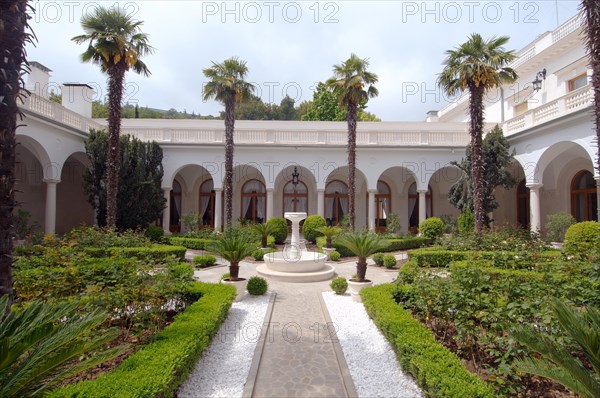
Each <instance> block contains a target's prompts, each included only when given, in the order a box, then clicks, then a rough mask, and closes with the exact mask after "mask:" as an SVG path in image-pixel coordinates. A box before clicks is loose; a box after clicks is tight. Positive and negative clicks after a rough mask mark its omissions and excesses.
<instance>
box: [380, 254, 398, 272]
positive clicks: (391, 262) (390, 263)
mask: <svg viewBox="0 0 600 398" xmlns="http://www.w3.org/2000/svg"><path fill="white" fill-rule="evenodd" d="M396 264H398V260H396V257H394V255H393V254H386V255H384V256H383V266H384V267H385V268H387V269H392V268H394V267H395V266H396Z"/></svg>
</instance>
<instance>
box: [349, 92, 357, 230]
mask: <svg viewBox="0 0 600 398" xmlns="http://www.w3.org/2000/svg"><path fill="white" fill-rule="evenodd" d="M347 121H348V221H349V224H350V229H351V230H353V231H354V225H355V219H356V217H355V216H356V215H355V210H356V204H355V201H354V199H355V196H356V104H353V103H349V104H348V118H347Z"/></svg>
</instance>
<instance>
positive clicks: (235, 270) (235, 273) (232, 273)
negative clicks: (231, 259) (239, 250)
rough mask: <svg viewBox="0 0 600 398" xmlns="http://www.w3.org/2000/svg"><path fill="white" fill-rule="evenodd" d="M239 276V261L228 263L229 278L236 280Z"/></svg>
mask: <svg viewBox="0 0 600 398" xmlns="http://www.w3.org/2000/svg"><path fill="white" fill-rule="evenodd" d="M239 278H240V263H230V264H229V279H230V280H232V281H237V280H238V279H239Z"/></svg>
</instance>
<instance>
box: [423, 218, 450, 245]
mask: <svg viewBox="0 0 600 398" xmlns="http://www.w3.org/2000/svg"><path fill="white" fill-rule="evenodd" d="M419 232H420V233H421V235H422V236H423V237H425V238H428V239H431V240H436V239H437V238H439V237H440V236H442V234H443V233H444V222H443V221H442V220H440V219H439V218H437V217H429V218H428V219H426V220H423V221H421V223H420V224H419Z"/></svg>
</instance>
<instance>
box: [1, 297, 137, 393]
mask: <svg viewBox="0 0 600 398" xmlns="http://www.w3.org/2000/svg"><path fill="white" fill-rule="evenodd" d="M8 306H9V298H8V296H1V297H0V311H4V310H5V309H6V307H8ZM76 310H77V308H76V304H74V303H69V302H60V303H56V304H48V303H41V302H37V301H36V302H33V303H30V304H29V305H28V306H27V307H26V308H25V309H24V310H22V311H20V312H13V313H10V314H9V315H8V316H7V317H5V318H4V319H3V320H2V321H1V322H0V347H1V348H0V353H1V354H2V355H0V396H2V397H7V398H8V397H23V396H42V395H43V393H44V392H46V391H47V390H48V389H49V388H51V387H53V386H56V385H57V384H58V383H60V382H61V381H63V380H65V379H66V378H69V377H71V376H74V375H76V374H78V373H80V372H82V371H84V370H86V369H89V368H91V367H93V366H96V365H99V364H101V363H102V362H105V361H107V360H109V359H111V358H114V357H116V356H118V355H121V354H123V353H124V352H125V351H126V350H127V346H118V347H114V348H108V349H103V348H102V347H103V346H105V345H106V344H107V343H109V342H111V341H112V340H114V339H115V338H116V337H117V336H118V332H110V333H107V334H92V332H93V331H94V330H95V329H97V328H98V327H99V326H100V325H102V324H103V323H104V321H105V320H106V319H107V318H108V314H106V313H104V312H102V311H100V310H94V311H91V312H87V313H86V314H84V315H78V314H77V312H76ZM90 353H93V355H89V354H90ZM82 357H84V358H85V359H83V360H81V361H79V362H75V363H73V360H77V359H79V358H82Z"/></svg>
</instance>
